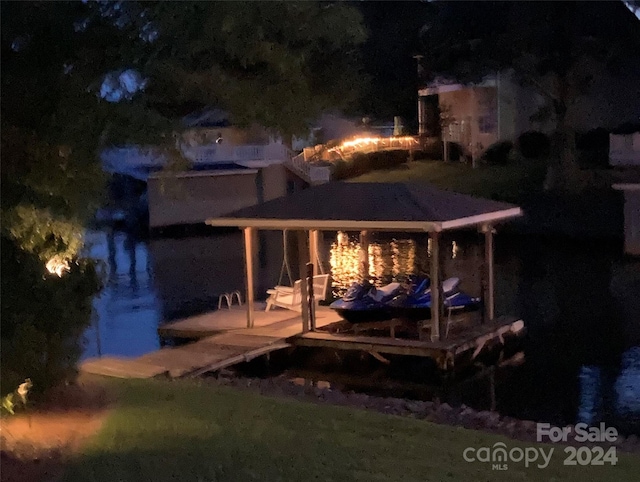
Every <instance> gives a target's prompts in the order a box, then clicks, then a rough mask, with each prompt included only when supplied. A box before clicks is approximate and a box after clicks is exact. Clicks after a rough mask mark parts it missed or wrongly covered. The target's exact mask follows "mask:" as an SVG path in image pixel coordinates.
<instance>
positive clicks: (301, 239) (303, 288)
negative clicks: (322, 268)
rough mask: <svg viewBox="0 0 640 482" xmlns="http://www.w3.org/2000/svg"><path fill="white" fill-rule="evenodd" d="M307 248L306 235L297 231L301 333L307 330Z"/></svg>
mask: <svg viewBox="0 0 640 482" xmlns="http://www.w3.org/2000/svg"><path fill="white" fill-rule="evenodd" d="M308 253H309V250H308V248H307V236H306V233H305V232H304V231H298V267H299V272H300V297H301V300H300V302H301V308H302V313H301V315H302V333H307V332H308V331H309V300H308V299H307V297H308V296H309V295H308V293H307V280H306V274H307V262H308V260H307V255H308Z"/></svg>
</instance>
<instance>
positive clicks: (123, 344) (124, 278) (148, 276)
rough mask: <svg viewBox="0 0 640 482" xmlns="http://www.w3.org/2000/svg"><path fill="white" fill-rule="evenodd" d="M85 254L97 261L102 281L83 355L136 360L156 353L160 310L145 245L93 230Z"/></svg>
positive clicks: (130, 237) (118, 234)
mask: <svg viewBox="0 0 640 482" xmlns="http://www.w3.org/2000/svg"><path fill="white" fill-rule="evenodd" d="M87 254H88V255H89V256H90V257H92V258H94V259H96V260H98V261H99V262H100V263H101V264H100V265H101V266H102V270H103V274H104V279H105V281H106V283H105V288H104V289H103V291H102V292H101V293H100V294H99V296H98V297H96V298H95V299H94V302H93V308H94V315H93V323H92V326H91V327H90V328H89V329H88V330H87V332H86V333H85V340H86V342H85V351H84V355H83V356H84V357H85V358H88V357H95V356H100V355H104V354H107V355H120V356H139V355H142V354H144V353H148V352H150V351H153V350H156V349H158V348H159V346H160V344H159V341H158V337H157V332H156V329H157V326H158V323H159V321H160V319H161V308H160V303H159V300H158V296H157V293H156V289H155V286H154V280H153V279H154V275H153V270H152V263H151V259H150V257H149V252H148V250H147V246H146V243H145V242H142V241H140V240H138V239H137V238H136V237H135V236H134V235H130V234H126V233H123V232H114V231H106V232H99V231H93V232H89V233H88V235H87Z"/></svg>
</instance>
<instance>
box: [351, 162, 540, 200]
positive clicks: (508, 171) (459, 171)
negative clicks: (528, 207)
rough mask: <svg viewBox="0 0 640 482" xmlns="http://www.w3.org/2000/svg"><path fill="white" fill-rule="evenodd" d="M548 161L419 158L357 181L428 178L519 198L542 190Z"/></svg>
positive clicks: (482, 193) (492, 195)
mask: <svg viewBox="0 0 640 482" xmlns="http://www.w3.org/2000/svg"><path fill="white" fill-rule="evenodd" d="M545 170H546V165H545V163H544V162H543V161H527V162H524V161H522V162H518V163H515V162H514V163H511V164H508V165H504V166H481V167H479V168H477V169H472V168H471V166H470V165H468V164H463V163H459V162H450V163H445V162H442V161H415V162H409V163H407V164H405V165H402V166H400V167H398V168H394V169H388V170H379V171H372V172H369V173H367V174H364V175H362V176H359V177H356V178H353V179H351V181H353V182H426V183H430V184H433V185H435V186H436V187H439V188H442V189H449V190H452V191H456V192H460V193H464V194H472V195H475V196H480V197H485V198H490V199H497V200H502V201H511V202H519V201H521V200H522V198H523V197H524V196H527V195H530V194H531V193H535V192H540V191H541V190H542V183H543V181H544V176H545Z"/></svg>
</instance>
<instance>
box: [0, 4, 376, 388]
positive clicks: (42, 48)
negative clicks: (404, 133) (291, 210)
mask: <svg viewBox="0 0 640 482" xmlns="http://www.w3.org/2000/svg"><path fill="white" fill-rule="evenodd" d="M0 8H1V22H2V32H1V42H2V45H1V48H2V78H1V89H2V99H1V107H2V119H1V122H2V132H1V142H2V172H1V184H2V186H1V187H2V207H1V210H2V213H1V214H2V220H3V222H2V228H1V236H2V245H1V250H2V257H1V258H2V259H1V261H2V280H1V282H2V303H1V310H2V313H1V314H2V319H1V322H2V332H1V342H2V347H1V355H2V363H1V368H2V380H3V390H4V391H11V390H13V388H15V384H17V383H19V382H21V381H23V380H24V378H26V377H31V378H32V380H33V382H34V390H39V391H42V390H45V389H46V388H47V387H48V386H50V385H53V384H55V383H57V382H59V381H61V380H65V379H71V378H73V376H74V373H75V364H76V362H77V360H78V356H79V355H80V353H81V341H82V334H83V332H84V330H85V329H86V327H87V325H88V324H89V322H90V317H91V300H92V297H93V296H94V295H95V293H96V292H97V291H98V290H99V288H100V278H99V276H98V273H97V270H96V267H95V265H94V264H93V263H92V262H91V261H90V260H85V259H83V257H82V247H83V243H82V235H83V230H84V226H85V225H86V223H87V220H89V219H90V218H91V216H92V215H93V213H94V211H95V209H96V208H97V207H98V205H99V204H100V201H101V195H102V194H101V193H102V187H103V184H104V180H105V179H104V175H103V174H102V171H101V167H100V163H99V161H98V156H97V154H98V152H99V150H100V148H101V147H102V146H104V145H105V144H111V143H120V142H145V143H149V142H153V143H165V144H171V143H172V136H171V133H172V131H173V129H175V128H176V127H177V125H178V121H179V120H180V118H181V116H182V115H183V114H185V113H187V112H188V111H189V110H191V109H195V108H197V107H204V106H211V105H213V106H216V107H218V108H223V109H226V110H227V111H228V112H229V113H230V115H231V116H232V117H233V119H234V120H235V121H237V122H240V123H246V124H248V123H252V122H255V123H258V124H262V125H263V126H265V127H267V128H271V129H273V130H274V131H278V132H281V133H289V132H300V131H302V130H304V129H305V127H306V124H307V123H308V122H309V121H310V120H312V119H313V118H314V117H315V116H316V115H317V114H318V113H319V112H320V111H321V110H322V109H324V108H327V107H329V106H340V105H344V103H345V102H349V101H350V100H352V99H354V98H355V97H356V96H357V89H355V88H354V86H353V85H352V80H353V75H355V73H357V71H358V63H357V45H358V44H359V42H361V41H362V40H363V39H364V29H363V28H362V25H361V18H360V15H359V14H358V12H357V11H355V10H354V9H352V8H351V7H348V6H346V5H345V4H343V3H341V2H337V3H316V2H299V3H294V2H281V3H276V2H246V3H244V2H243V3H239V2H181V3H177V2H157V3H147V2H117V1H106V2H2V3H1V4H0ZM114 78H117V79H119V80H120V81H122V85H119V86H118V85H115V86H113V88H112V89H111V90H109V89H107V88H106V87H109V85H108V84H109V83H110V82H111V81H113V79H114ZM111 83H113V82H111ZM118 88H121V89H124V90H121V91H120V93H119V94H120V95H115V93H116V92H115V91H117V89H118ZM109 93H110V94H111V95H109Z"/></svg>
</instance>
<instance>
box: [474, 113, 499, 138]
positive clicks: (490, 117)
mask: <svg viewBox="0 0 640 482" xmlns="http://www.w3.org/2000/svg"><path fill="white" fill-rule="evenodd" d="M497 127H498V119H497V115H496V112H495V111H494V112H489V113H487V114H483V115H481V116H480V117H478V130H479V131H480V134H493V133H494V132H496V130H497Z"/></svg>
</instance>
